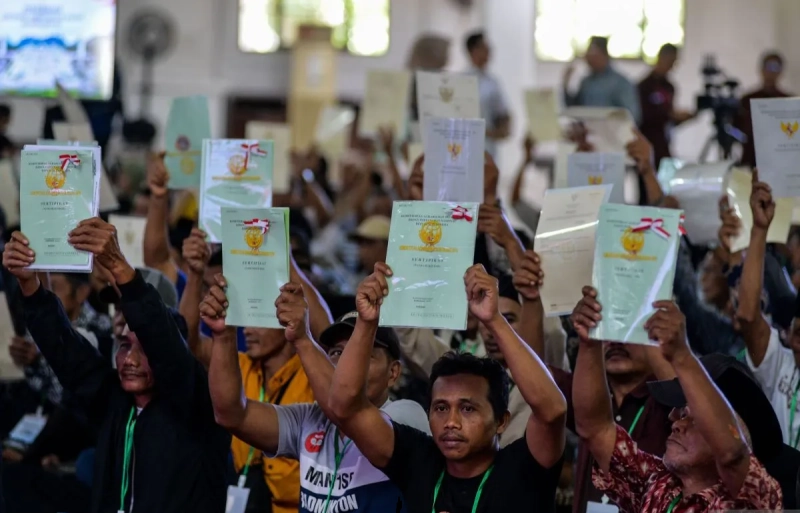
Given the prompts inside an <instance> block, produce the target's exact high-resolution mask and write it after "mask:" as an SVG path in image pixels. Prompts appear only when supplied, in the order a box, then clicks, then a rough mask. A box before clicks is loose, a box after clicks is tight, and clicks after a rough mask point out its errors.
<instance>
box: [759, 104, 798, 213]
mask: <svg viewBox="0 0 800 513" xmlns="http://www.w3.org/2000/svg"><path fill="white" fill-rule="evenodd" d="M750 112H751V117H752V121H753V138H754V140H753V142H754V143H755V149H756V165H757V166H758V173H759V177H760V179H761V180H762V181H764V182H767V183H768V184H769V185H770V186H772V196H773V197H775V198H796V197H800V168H798V167H797V163H798V162H799V161H800V135H798V133H797V132H800V97H798V98H769V99H754V100H750Z"/></svg>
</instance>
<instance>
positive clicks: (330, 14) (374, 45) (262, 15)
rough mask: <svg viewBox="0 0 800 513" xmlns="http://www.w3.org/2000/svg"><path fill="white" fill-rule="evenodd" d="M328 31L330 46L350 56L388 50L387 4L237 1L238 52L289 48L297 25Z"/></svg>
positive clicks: (381, 0) (374, 0)
mask: <svg viewBox="0 0 800 513" xmlns="http://www.w3.org/2000/svg"><path fill="white" fill-rule="evenodd" d="M303 24H308V25H320V26H326V27H331V28H332V29H333V35H332V36H331V43H332V44H333V46H334V47H335V48H338V49H340V50H345V51H347V52H349V53H351V54H353V55H364V56H377V55H383V54H385V53H386V51H387V50H388V49H389V0H239V49H240V50H241V51H243V52H252V53H270V52H276V51H278V50H281V49H286V48H291V47H292V44H293V43H294V41H295V39H296V38H297V28H298V27H299V26H300V25H303Z"/></svg>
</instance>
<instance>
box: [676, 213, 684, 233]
mask: <svg viewBox="0 0 800 513" xmlns="http://www.w3.org/2000/svg"><path fill="white" fill-rule="evenodd" d="M685 221H686V216H685V215H683V214H681V220H680V223H679V224H678V231H679V232H680V234H681V235H686V228H684V226H683V223H684V222H685Z"/></svg>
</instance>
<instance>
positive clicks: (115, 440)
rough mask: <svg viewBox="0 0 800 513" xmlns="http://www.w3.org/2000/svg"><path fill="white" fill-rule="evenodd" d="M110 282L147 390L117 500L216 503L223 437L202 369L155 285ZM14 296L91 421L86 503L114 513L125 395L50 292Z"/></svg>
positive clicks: (170, 507)
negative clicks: (150, 383) (93, 434)
mask: <svg viewBox="0 0 800 513" xmlns="http://www.w3.org/2000/svg"><path fill="white" fill-rule="evenodd" d="M119 289H120V292H121V293H122V300H121V305H120V308H121V309H122V313H123V315H124V316H125V320H126V321H127V323H128V326H129V327H130V329H131V331H133V332H134V333H135V334H136V336H137V338H138V339H139V342H140V343H141V345H142V348H143V350H144V352H145V354H146V355H147V358H148V361H149V364H150V368H151V369H152V372H153V377H154V381H155V391H154V395H153V398H152V400H151V401H150V402H149V403H148V404H147V406H145V407H144V409H143V410H142V411H141V413H139V414H138V417H137V421H136V425H135V429H134V435H133V440H134V442H133V464H132V467H133V470H132V471H131V474H132V476H131V479H130V482H131V484H130V488H129V491H128V493H127V494H126V497H125V500H124V508H123V509H124V510H125V511H126V512H135V513H140V512H141V513H155V512H158V513H172V512H175V513H178V512H180V513H185V512H187V511H192V512H209V513H212V512H213V513H218V512H220V511H224V510H225V501H226V489H227V484H226V464H227V459H228V453H229V451H230V443H231V438H230V435H229V434H228V433H227V432H226V431H225V430H223V429H222V428H221V427H219V426H218V425H217V424H216V422H215V421H214V413H213V410H212V406H211V398H210V396H209V392H208V376H207V374H206V371H205V370H204V369H203V367H202V366H201V364H200V363H199V362H198V361H197V360H195V358H194V357H193V356H192V355H191V354H190V353H189V350H188V348H187V347H186V344H185V342H184V340H183V337H182V336H181V334H180V330H179V328H178V325H177V323H176V322H175V319H174V318H173V316H172V314H171V311H170V310H169V309H168V308H167V307H166V306H165V305H164V303H163V302H162V301H161V298H160V296H159V295H158V292H156V290H155V289H154V288H153V287H152V286H151V285H148V284H147V283H145V281H144V279H143V278H142V276H141V275H140V274H139V273H138V272H137V273H136V277H135V278H134V280H133V281H131V282H130V283H127V284H124V285H120V286H119ZM23 301H24V307H25V321H26V323H27V326H28V327H29V329H30V332H31V335H32V336H33V339H34V340H35V341H36V344H37V345H38V346H39V350H40V351H41V353H42V355H43V356H44V357H45V359H46V360H47V362H48V363H49V364H50V366H51V367H52V369H53V371H54V372H55V374H56V376H57V377H58V379H59V381H60V382H61V384H62V386H63V387H64V389H65V390H68V391H69V392H71V394H72V396H73V397H74V399H75V400H76V401H78V402H79V403H80V404H81V405H82V406H83V407H84V408H85V410H86V412H87V414H88V416H89V419H90V420H91V421H92V422H93V423H95V424H96V425H97V428H98V442H97V449H96V456H95V458H96V459H95V467H94V486H93V488H92V507H91V512H92V513H114V512H116V511H118V510H119V509H120V489H121V482H122V464H123V447H124V438H125V427H126V423H127V421H128V418H129V416H130V414H131V411H132V409H133V408H134V402H133V397H132V396H131V395H129V394H127V393H126V392H125V391H123V389H122V387H121V386H120V382H119V377H118V375H117V372H116V371H115V370H114V369H113V368H112V366H111V363H110V362H109V361H108V360H107V359H105V358H103V357H102V356H101V355H100V353H98V352H97V350H96V349H95V348H94V347H92V346H91V344H89V342H87V341H86V340H85V339H84V338H83V337H82V336H81V335H80V334H79V333H78V332H76V331H75V330H74V329H73V328H72V326H71V324H70V321H69V319H68V318H67V316H66V314H65V313H64V309H63V308H62V306H61V303H60V302H59V300H58V298H57V297H56V296H55V295H54V294H53V293H52V292H49V291H47V290H45V289H44V288H42V287H40V288H39V290H37V291H36V292H35V293H34V294H33V295H31V296H30V297H27V298H24V300H23ZM132 497H133V507H132V508H131V498H132Z"/></svg>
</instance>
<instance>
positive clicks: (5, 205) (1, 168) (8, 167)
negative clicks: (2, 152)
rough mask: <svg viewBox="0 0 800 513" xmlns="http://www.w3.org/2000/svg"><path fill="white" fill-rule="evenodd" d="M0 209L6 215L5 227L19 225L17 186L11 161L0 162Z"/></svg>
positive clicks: (3, 160)
mask: <svg viewBox="0 0 800 513" xmlns="http://www.w3.org/2000/svg"><path fill="white" fill-rule="evenodd" d="M0 208H2V209H3V213H4V214H5V215H6V226H17V225H18V224H19V184H18V183H17V179H16V177H15V175H14V166H13V163H12V161H11V159H2V160H0Z"/></svg>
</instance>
